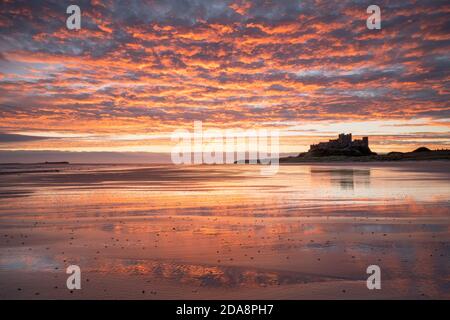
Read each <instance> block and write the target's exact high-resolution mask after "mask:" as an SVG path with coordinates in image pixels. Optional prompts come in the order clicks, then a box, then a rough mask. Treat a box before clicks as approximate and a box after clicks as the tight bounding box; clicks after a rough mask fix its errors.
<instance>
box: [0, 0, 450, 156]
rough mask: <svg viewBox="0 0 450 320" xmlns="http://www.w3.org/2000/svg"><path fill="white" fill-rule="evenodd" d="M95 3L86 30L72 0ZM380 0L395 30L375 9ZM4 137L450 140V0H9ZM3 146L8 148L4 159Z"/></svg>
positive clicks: (2, 140) (97, 142)
mask: <svg viewBox="0 0 450 320" xmlns="http://www.w3.org/2000/svg"><path fill="white" fill-rule="evenodd" d="M70 4H77V5H79V6H80V8H81V12H82V20H81V30H79V31H74V30H68V29H67V28H66V19H67V17H68V15H67V14H66V8H67V7H68V6H69V5H70ZM371 4H377V5H379V6H380V8H381V18H382V20H381V21H382V22H381V26H382V29H381V30H369V29H367V27H366V19H367V17H368V16H369V14H367V13H366V9H367V7H368V6H369V5H371ZM0 12H1V13H0V15H1V19H0V119H1V121H0V150H1V152H3V154H5V152H6V153H7V152H9V151H13V150H22V151H29V150H41V151H42V150H47V151H85V152H86V151H89V152H95V151H96V152H99V151H101V152H111V151H120V152H130V151H138V152H155V153H165V152H170V150H171V148H172V143H171V141H170V135H171V133H172V132H173V131H174V130H176V129H180V128H186V129H188V130H193V122H194V121H195V120H200V121H203V126H204V127H205V128H241V129H248V128H267V129H271V128H272V129H273V128H276V129H278V130H280V132H281V134H282V136H283V137H282V139H281V151H282V152H299V151H305V150H307V148H308V145H309V144H310V143H314V142H318V141H323V140H327V139H329V138H331V137H334V136H335V135H337V134H338V133H340V132H352V133H353V134H354V135H355V136H361V135H368V136H369V137H370V143H371V148H372V150H374V151H376V152H386V151H392V150H397V151H407V150H412V149H414V148H415V147H418V146H422V145H425V146H428V147H430V148H449V144H450V121H449V118H450V105H449V84H450V82H449V79H450V77H449V70H450V68H449V67H450V53H449V52H450V24H449V22H450V4H449V3H448V1H445V0H444V1H378V0H377V1H319V0H316V1H295V0H276V1H275V0H273V1H268V0H256V1H246V0H232V1H222V0H221V1H219V0H204V1H203V0H189V1H187V0H164V1H150V0H149V1H2V3H1V4H0ZM0 162H1V161H0Z"/></svg>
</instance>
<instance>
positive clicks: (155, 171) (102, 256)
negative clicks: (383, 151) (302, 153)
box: [0, 161, 450, 299]
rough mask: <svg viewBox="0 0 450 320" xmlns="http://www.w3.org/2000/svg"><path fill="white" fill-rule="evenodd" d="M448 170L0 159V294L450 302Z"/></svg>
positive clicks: (431, 164)
mask: <svg viewBox="0 0 450 320" xmlns="http://www.w3.org/2000/svg"><path fill="white" fill-rule="evenodd" d="M449 169H450V163H449V162H448V161H428V162H420V161H419V162H402V163H377V162H371V163H357V164H355V163H320V164H314V163H304V164H295V165H294V164H293V165H282V166H280V168H279V171H278V173H277V174H276V175H273V176H262V175H260V166H259V165H198V166H175V165H125V164H124V165H107V164H103V165H95V164H54V165H51V164H47V165H45V164H41V165H21V164H9V165H0V174H1V175H0V299H119V298H120V299H361V298H364V299H450V272H449V271H450V259H449V255H450V170H449ZM69 265H78V266H79V267H80V269H81V290H69V289H67V287H66V279H67V277H68V276H69V275H68V274H66V268H67V267H68V266H69ZM370 265H378V266H379V267H380V269H381V290H369V289H368V288H367V286H366V280H367V278H368V276H369V275H368V274H367V273H366V269H367V267H368V266H370Z"/></svg>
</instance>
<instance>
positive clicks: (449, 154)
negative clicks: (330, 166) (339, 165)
mask: <svg viewBox="0 0 450 320" xmlns="http://www.w3.org/2000/svg"><path fill="white" fill-rule="evenodd" d="M431 160H450V150H425V151H421V150H420V149H417V150H415V151H412V152H389V153H387V154H382V155H381V154H380V155H378V154H376V155H367V156H342V155H328V156H313V155H311V154H309V153H308V152H304V153H300V154H299V155H298V156H290V157H284V158H280V160H279V161H280V164H282V163H305V162H311V163H317V162H392V161H431Z"/></svg>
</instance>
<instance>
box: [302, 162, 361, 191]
mask: <svg viewBox="0 0 450 320" xmlns="http://www.w3.org/2000/svg"><path fill="white" fill-rule="evenodd" d="M310 172H311V177H312V178H313V179H316V178H317V179H321V180H322V179H329V180H330V182H331V183H332V184H335V185H338V186H340V187H341V189H344V190H345V189H351V190H353V189H354V188H355V184H356V185H358V186H362V187H364V188H369V187H370V169H353V168H325V169H323V168H314V167H312V168H311V171H310Z"/></svg>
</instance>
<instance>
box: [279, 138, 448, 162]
mask: <svg viewBox="0 0 450 320" xmlns="http://www.w3.org/2000/svg"><path fill="white" fill-rule="evenodd" d="M402 160H404V161H415V160H450V150H430V149H428V148H426V147H420V148H417V149H416V150H414V151H411V152H395V151H394V152H389V153H387V154H377V153H375V152H372V151H371V150H370V147H369V138H368V137H363V138H362V139H361V140H352V134H351V133H350V134H344V133H342V134H340V135H339V137H338V138H337V139H333V140H329V141H328V142H320V143H318V144H313V145H311V146H310V148H309V151H308V152H302V153H300V154H298V155H297V156H290V157H285V158H280V163H297V162H334V161H361V162H366V161H402Z"/></svg>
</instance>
